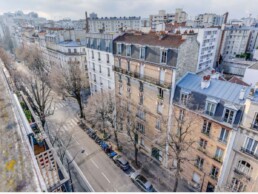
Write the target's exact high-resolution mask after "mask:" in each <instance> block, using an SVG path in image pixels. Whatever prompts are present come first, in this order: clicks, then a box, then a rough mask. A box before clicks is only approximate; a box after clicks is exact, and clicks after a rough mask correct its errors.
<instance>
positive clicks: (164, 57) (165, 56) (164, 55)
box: [160, 49, 168, 63]
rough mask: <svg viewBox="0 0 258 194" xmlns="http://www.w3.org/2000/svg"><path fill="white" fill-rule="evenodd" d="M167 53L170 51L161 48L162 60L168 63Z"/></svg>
mask: <svg viewBox="0 0 258 194" xmlns="http://www.w3.org/2000/svg"><path fill="white" fill-rule="evenodd" d="M167 53H168V51H167V50H166V49H161V51H160V55H161V58H160V62H161V63H167Z"/></svg>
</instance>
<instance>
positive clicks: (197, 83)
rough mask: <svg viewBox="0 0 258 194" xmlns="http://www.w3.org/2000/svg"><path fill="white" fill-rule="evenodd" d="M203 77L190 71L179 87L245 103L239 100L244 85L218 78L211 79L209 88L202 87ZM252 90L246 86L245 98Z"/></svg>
mask: <svg viewBox="0 0 258 194" xmlns="http://www.w3.org/2000/svg"><path fill="white" fill-rule="evenodd" d="M201 81H202V77H200V76H198V75H195V74H193V73H188V74H187V75H186V76H185V77H184V78H183V79H182V80H181V81H179V83H178V84H177V86H178V87H180V88H183V89H185V90H189V91H194V92H197V93H200V94H204V95H206V96H209V97H213V98H218V99H221V100H224V101H226V102H231V103H234V104H243V103H244V100H239V94H240V91H241V89H242V88H243V86H242V85H239V84H235V83H231V82H227V81H221V80H216V79H211V84H210V86H209V87H208V88H206V89H202V88H201ZM249 92H250V87H247V88H246V92H245V98H246V97H247V96H248V94H249Z"/></svg>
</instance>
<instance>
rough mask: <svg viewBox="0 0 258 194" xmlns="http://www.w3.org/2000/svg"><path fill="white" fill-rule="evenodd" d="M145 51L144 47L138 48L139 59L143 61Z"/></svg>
mask: <svg viewBox="0 0 258 194" xmlns="http://www.w3.org/2000/svg"><path fill="white" fill-rule="evenodd" d="M145 50H146V47H145V46H144V47H141V48H140V59H145Z"/></svg>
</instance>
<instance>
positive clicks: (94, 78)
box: [93, 74, 96, 82]
mask: <svg viewBox="0 0 258 194" xmlns="http://www.w3.org/2000/svg"><path fill="white" fill-rule="evenodd" d="M93 76H94V82H96V75H95V74H94V75H93Z"/></svg>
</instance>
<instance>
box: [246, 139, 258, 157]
mask: <svg viewBox="0 0 258 194" xmlns="http://www.w3.org/2000/svg"><path fill="white" fill-rule="evenodd" d="M257 143H258V142H257V141H255V140H254V139H252V138H250V137H247V138H246V141H245V145H244V151H245V152H246V153H248V154H252V155H254V154H255V152H256V148H257Z"/></svg>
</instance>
